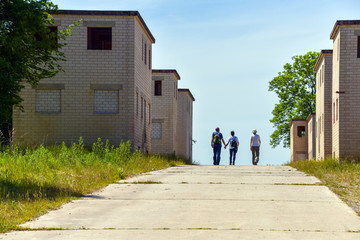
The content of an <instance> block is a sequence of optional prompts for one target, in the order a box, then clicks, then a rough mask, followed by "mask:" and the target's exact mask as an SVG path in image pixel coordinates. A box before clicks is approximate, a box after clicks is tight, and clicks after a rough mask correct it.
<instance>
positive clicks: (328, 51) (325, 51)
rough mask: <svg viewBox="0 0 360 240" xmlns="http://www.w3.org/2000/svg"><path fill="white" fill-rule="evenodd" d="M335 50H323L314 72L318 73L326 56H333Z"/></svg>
mask: <svg viewBox="0 0 360 240" xmlns="http://www.w3.org/2000/svg"><path fill="white" fill-rule="evenodd" d="M332 54H333V50H332V49H323V50H321V52H320V54H319V57H318V59H317V60H316V63H315V67H314V71H315V72H317V71H318V70H319V67H320V63H321V62H322V60H323V58H324V56H325V55H332Z"/></svg>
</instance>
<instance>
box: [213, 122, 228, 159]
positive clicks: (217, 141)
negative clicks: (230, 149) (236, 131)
mask: <svg viewBox="0 0 360 240" xmlns="http://www.w3.org/2000/svg"><path fill="white" fill-rule="evenodd" d="M221 141H222V142H223V143H224V145H225V141H224V138H223V135H222V134H221V133H220V128H218V127H217V128H216V129H215V132H213V134H212V137H211V147H212V148H213V151H214V157H213V159H214V165H219V164H220V153H221Z"/></svg>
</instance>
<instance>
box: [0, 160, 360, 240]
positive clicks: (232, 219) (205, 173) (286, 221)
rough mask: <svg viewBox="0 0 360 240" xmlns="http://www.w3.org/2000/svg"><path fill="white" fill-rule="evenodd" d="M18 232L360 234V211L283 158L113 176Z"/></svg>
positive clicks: (81, 235)
mask: <svg viewBox="0 0 360 240" xmlns="http://www.w3.org/2000/svg"><path fill="white" fill-rule="evenodd" d="M24 227H28V228H30V229H33V230H36V229H38V230H36V231H24V232H12V233H8V234H3V235H0V239H2V240H10V239H18V240H25V239H26V240H31V239H46V240H49V239H55V240H60V239H61V240H63V239H76V240H81V239H87V240H90V239H146V240H152V239H157V240H162V239H174V240H177V239H207V240H208V239H222V240H223V239H267V240H272V239H276V240H279V239H286V240H291V239H326V240H331V239H336V240H338V239H342V240H347V239H352V240H359V239H360V232H359V231H360V217H358V216H357V215H356V214H355V213H354V212H353V211H352V210H351V209H350V208H349V207H348V206H347V205H345V204H344V203H343V202H342V201H340V200H339V198H338V197H337V196H336V195H335V194H334V193H332V192H331V191H330V190H329V189H327V188H326V187H325V186H322V185H321V184H320V182H319V180H317V179H316V178H314V177H311V176H306V175H305V174H303V173H301V172H298V171H296V170H294V169H292V168H290V167H282V166H179V167H173V168H170V169H165V170H161V171H156V172H151V173H147V174H143V175H141V176H138V177H135V178H131V179H128V180H125V181H120V182H119V183H116V184H111V185H110V186H108V187H107V188H105V189H103V190H102V191H100V192H98V193H94V194H93V195H88V196H85V197H84V198H82V199H80V200H77V201H73V202H71V203H69V204H66V205H64V206H63V207H62V208H61V209H59V210H57V211H53V212H50V213H48V214H47V215H44V216H42V217H40V218H39V219H36V220H35V221H32V222H28V223H26V224H24Z"/></svg>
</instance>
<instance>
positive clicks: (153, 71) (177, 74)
mask: <svg viewBox="0 0 360 240" xmlns="http://www.w3.org/2000/svg"><path fill="white" fill-rule="evenodd" d="M152 73H166V74H168V73H173V74H174V75H175V77H176V79H177V80H180V75H179V73H178V72H177V71H176V70H175V69H153V70H152Z"/></svg>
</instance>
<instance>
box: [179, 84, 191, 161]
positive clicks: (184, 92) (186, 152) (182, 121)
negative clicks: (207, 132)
mask: <svg viewBox="0 0 360 240" xmlns="http://www.w3.org/2000/svg"><path fill="white" fill-rule="evenodd" d="M194 101H195V98H194V96H193V95H192V94H191V92H190V90H189V89H179V91H178V107H177V110H178V114H177V116H178V119H177V130H176V132H177V133H176V140H177V141H176V142H177V155H179V156H182V157H184V158H187V159H190V160H192V140H193V136H192V130H193V102H194Z"/></svg>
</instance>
